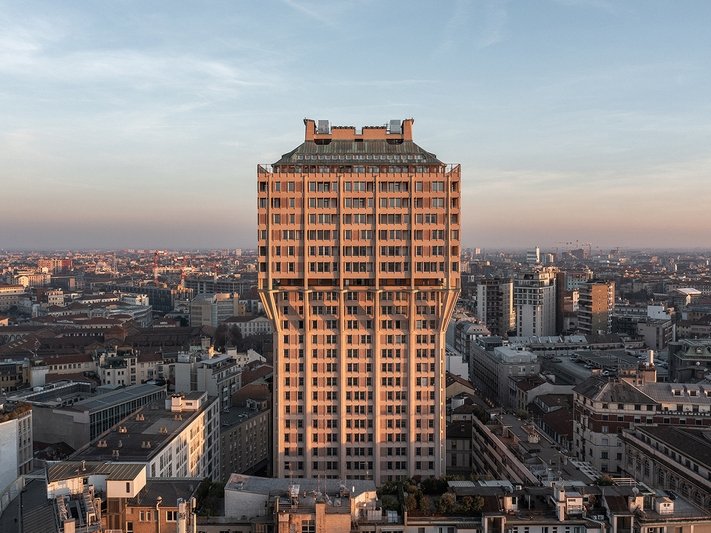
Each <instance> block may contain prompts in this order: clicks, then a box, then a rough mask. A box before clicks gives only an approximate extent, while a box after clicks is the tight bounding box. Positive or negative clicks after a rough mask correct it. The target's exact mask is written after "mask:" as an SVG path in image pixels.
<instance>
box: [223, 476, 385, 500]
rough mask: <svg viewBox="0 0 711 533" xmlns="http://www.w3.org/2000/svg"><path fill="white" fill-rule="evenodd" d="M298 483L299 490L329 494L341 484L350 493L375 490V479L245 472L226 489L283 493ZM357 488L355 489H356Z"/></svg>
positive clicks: (231, 479)
mask: <svg viewBox="0 0 711 533" xmlns="http://www.w3.org/2000/svg"><path fill="white" fill-rule="evenodd" d="M294 485H298V487H299V492H300V493H301V494H303V493H304V492H312V491H317V492H322V493H325V494H328V495H331V496H333V495H335V494H338V493H339V492H340V489H341V486H344V487H345V488H346V489H348V494H349V495H352V494H362V493H364V492H369V491H373V492H374V491H375V490H376V487H375V482H374V481H373V480H363V479H346V480H343V481H342V480H338V479H316V478H313V479H307V478H293V479H292V478H267V477H257V476H246V475H243V474H232V475H230V478H229V480H228V481H227V483H226V484H225V491H228V490H229V491H237V492H248V493H253V494H263V495H266V496H270V495H275V496H276V495H281V494H283V493H287V492H289V488H290V487H291V486H294ZM354 489H355V490H354Z"/></svg>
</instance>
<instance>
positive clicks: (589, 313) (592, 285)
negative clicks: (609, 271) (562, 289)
mask: <svg viewBox="0 0 711 533" xmlns="http://www.w3.org/2000/svg"><path fill="white" fill-rule="evenodd" d="M579 291H580V296H579V299H578V329H580V331H581V332H582V333H601V334H605V333H612V313H613V311H614V309H615V282H614V281H589V282H587V283H582V284H581V285H580V288H579Z"/></svg>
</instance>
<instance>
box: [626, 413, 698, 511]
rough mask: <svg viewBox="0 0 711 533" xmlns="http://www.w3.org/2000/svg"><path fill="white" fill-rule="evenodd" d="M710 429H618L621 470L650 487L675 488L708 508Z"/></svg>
mask: <svg viewBox="0 0 711 533" xmlns="http://www.w3.org/2000/svg"><path fill="white" fill-rule="evenodd" d="M710 435H711V431H709V430H708V429H702V428H683V427H675V426H640V427H635V428H633V429H630V430H624V431H623V432H622V437H621V438H622V442H623V446H624V450H625V452H624V453H625V463H624V465H623V467H622V470H623V471H624V472H625V473H626V474H627V475H628V476H629V477H633V478H635V479H636V480H638V481H642V482H643V483H647V484H648V485H650V486H653V487H659V488H662V489H669V490H674V491H678V492H679V494H681V495H682V496H683V497H684V498H688V499H689V500H691V501H693V502H694V503H696V504H698V505H701V506H702V507H705V508H706V509H711V453H710V451H711V438H710Z"/></svg>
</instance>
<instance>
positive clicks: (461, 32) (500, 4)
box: [435, 0, 508, 55]
mask: <svg viewBox="0 0 711 533" xmlns="http://www.w3.org/2000/svg"><path fill="white" fill-rule="evenodd" d="M506 4H507V0H487V1H486V2H472V1H471V0H458V1H457V2H456V4H455V7H454V10H453V11H452V14H451V16H450V17H449V19H447V22H446V23H445V25H444V36H443V38H442V41H441V42H440V44H439V46H438V47H437V48H436V50H435V55H441V54H445V53H449V52H452V51H453V50H454V49H455V48H456V47H457V46H458V45H459V44H460V41H461V40H462V39H464V38H465V36H471V37H472V39H473V44H474V46H475V48H476V49H479V50H482V49H484V48H488V47H489V46H493V45H495V44H497V43H500V42H502V41H503V40H505V38H506V29H507V25H508V12H507V9H506Z"/></svg>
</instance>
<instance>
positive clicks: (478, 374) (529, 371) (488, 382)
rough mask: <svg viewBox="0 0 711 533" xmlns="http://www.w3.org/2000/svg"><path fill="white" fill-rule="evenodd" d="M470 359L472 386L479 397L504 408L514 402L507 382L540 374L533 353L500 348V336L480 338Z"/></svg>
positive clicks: (515, 401)
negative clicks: (513, 378)
mask: <svg viewBox="0 0 711 533" xmlns="http://www.w3.org/2000/svg"><path fill="white" fill-rule="evenodd" d="M497 340H498V341H497ZM497 344H498V345H497ZM469 357H470V359H469V370H470V373H471V380H472V383H475V384H476V385H477V387H479V390H480V391H481V394H483V395H484V396H486V397H487V398H489V399H490V400H491V401H493V402H496V403H497V404H498V405H502V406H506V407H515V405H516V403H517V396H516V392H515V390H514V389H513V388H512V384H511V382H510V379H511V378H512V377H528V376H537V375H538V373H539V372H540V371H541V365H540V363H539V362H538V356H537V355H536V354H534V353H531V352H529V351H528V350H525V349H523V348H521V347H511V346H502V345H501V339H500V338H499V337H482V338H480V339H479V340H478V341H477V342H475V343H474V344H472V349H471V352H470V355H469Z"/></svg>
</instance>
